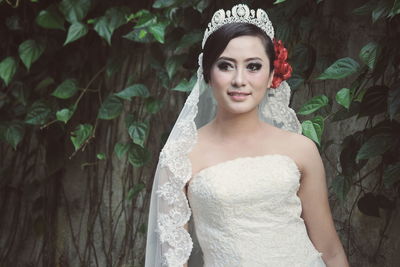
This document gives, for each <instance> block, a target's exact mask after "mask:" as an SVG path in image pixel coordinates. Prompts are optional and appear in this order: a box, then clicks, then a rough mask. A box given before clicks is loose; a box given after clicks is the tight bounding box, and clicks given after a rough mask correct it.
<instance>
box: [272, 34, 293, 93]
mask: <svg viewBox="0 0 400 267" xmlns="http://www.w3.org/2000/svg"><path fill="white" fill-rule="evenodd" d="M274 48H275V61H274V68H275V72H274V77H273V79H272V88H278V87H279V85H280V84H281V82H282V81H284V80H287V79H289V78H290V76H291V75H292V67H291V66H290V65H289V63H288V62H286V60H287V56H288V52H287V49H286V48H285V47H284V46H283V43H282V41H281V40H279V41H276V40H275V39H274Z"/></svg>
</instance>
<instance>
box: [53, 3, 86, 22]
mask: <svg viewBox="0 0 400 267" xmlns="http://www.w3.org/2000/svg"><path fill="white" fill-rule="evenodd" d="M90 4H91V1H90V0H63V1H61V3H60V4H59V9H60V11H61V12H62V13H63V14H64V17H65V19H66V20H68V22H70V23H74V22H75V21H80V20H82V19H83V18H84V17H85V16H86V14H87V13H88V12H89V9H90Z"/></svg>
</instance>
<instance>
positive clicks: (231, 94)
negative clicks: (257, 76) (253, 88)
mask: <svg viewBox="0 0 400 267" xmlns="http://www.w3.org/2000/svg"><path fill="white" fill-rule="evenodd" d="M228 95H230V96H247V95H251V93H245V92H228Z"/></svg>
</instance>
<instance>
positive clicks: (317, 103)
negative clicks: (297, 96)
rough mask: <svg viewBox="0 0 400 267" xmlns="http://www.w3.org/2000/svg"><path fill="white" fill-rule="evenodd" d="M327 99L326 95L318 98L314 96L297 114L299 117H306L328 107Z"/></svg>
mask: <svg viewBox="0 0 400 267" xmlns="http://www.w3.org/2000/svg"><path fill="white" fill-rule="evenodd" d="M328 103H329V99H328V97H327V96H326V95H319V96H314V97H313V98H311V99H310V100H308V101H307V102H306V103H305V104H304V105H303V106H302V107H301V108H300V110H299V112H297V114H300V115H308V114H311V113H313V112H315V111H317V110H318V109H320V108H322V107H325V106H326V105H328Z"/></svg>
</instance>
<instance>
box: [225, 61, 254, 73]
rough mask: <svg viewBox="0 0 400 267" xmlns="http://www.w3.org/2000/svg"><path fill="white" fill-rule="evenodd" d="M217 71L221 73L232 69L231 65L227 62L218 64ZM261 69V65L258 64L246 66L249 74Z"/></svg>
mask: <svg viewBox="0 0 400 267" xmlns="http://www.w3.org/2000/svg"><path fill="white" fill-rule="evenodd" d="M217 67H218V69H220V70H222V71H227V70H229V68H234V67H233V65H232V64H231V63H229V62H220V63H218V64H217ZM261 68H262V65H261V64H260V63H249V64H248V65H247V69H248V70H250V71H251V72H255V71H258V70H260V69H261Z"/></svg>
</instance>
